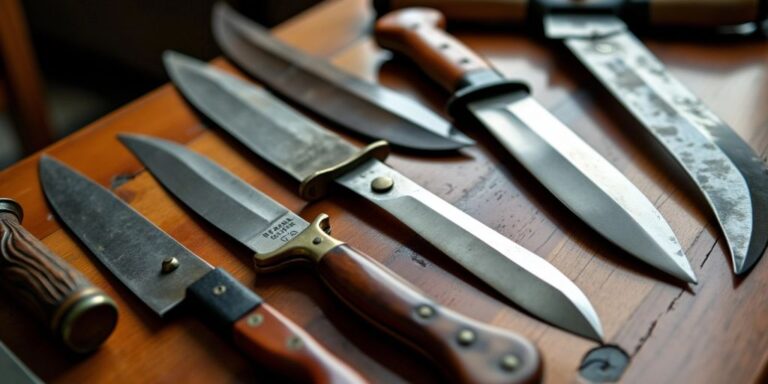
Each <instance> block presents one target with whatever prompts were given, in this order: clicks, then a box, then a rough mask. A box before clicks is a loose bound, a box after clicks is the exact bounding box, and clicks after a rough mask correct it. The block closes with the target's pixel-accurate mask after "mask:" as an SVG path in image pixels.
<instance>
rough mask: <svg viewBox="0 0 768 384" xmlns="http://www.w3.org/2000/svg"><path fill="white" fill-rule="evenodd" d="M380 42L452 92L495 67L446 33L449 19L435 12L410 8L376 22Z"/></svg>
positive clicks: (382, 45) (376, 34)
mask: <svg viewBox="0 0 768 384" xmlns="http://www.w3.org/2000/svg"><path fill="white" fill-rule="evenodd" d="M375 37H376V42H377V43H378V44H379V46H381V47H382V48H385V49H388V50H390V51H393V52H395V53H398V54H401V55H404V56H407V57H408V58H410V59H411V60H413V61H414V62H416V64H417V65H418V66H419V67H420V68H422V69H423V70H424V72H426V73H427V74H428V75H429V76H430V77H431V78H432V79H433V80H435V81H436V82H437V83H439V84H440V85H441V86H442V87H443V88H445V89H446V90H448V91H451V92H454V91H456V90H458V89H459V88H460V87H461V83H462V81H463V80H464V79H465V78H466V77H467V75H468V74H469V73H471V72H479V71H488V70H490V69H491V66H490V65H489V64H488V63H487V62H486V61H485V60H483V59H482V58H480V56H478V55H477V54H475V53H474V52H472V51H471V50H470V49H469V48H467V47H466V46H465V45H464V44H462V43H461V42H460V41H458V40H456V39H455V38H454V37H453V36H451V35H449V34H447V33H445V17H444V16H443V15H442V14H441V13H440V12H439V11H436V10H434V9H429V8H408V9H403V10H399V11H394V12H391V13H389V14H387V15H385V16H384V17H382V18H381V19H379V21H378V22H376V31H375Z"/></svg>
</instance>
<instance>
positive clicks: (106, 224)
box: [40, 155, 365, 383]
mask: <svg viewBox="0 0 768 384" xmlns="http://www.w3.org/2000/svg"><path fill="white" fill-rule="evenodd" d="M40 180H41V182H42V185H43V191H44V193H45V196H46V198H47V199H48V201H49V202H50V204H51V206H52V207H53V209H54V210H55V211H56V213H57V214H58V216H59V217H60V218H61V219H62V221H63V222H64V223H65V224H66V225H67V227H69V229H70V230H72V232H74V233H75V235H76V236H77V237H78V238H79V239H80V241H81V242H82V243H83V244H85V246H86V247H87V248H88V249H89V250H90V251H91V253H92V254H93V255H94V256H95V257H96V258H97V259H98V260H99V261H100V262H101V263H102V264H104V266H105V267H107V269H109V271H110V272H112V274H113V275H115V277H117V278H118V280H120V282H122V283H123V284H124V285H125V286H126V287H128V289H130V290H131V292H133V293H134V294H135V295H136V296H138V297H139V299H141V300H142V301H143V302H144V303H145V304H146V305H147V306H148V307H149V308H150V309H152V311H153V312H155V313H157V314H158V315H159V316H161V317H162V316H164V315H166V314H167V313H168V312H169V311H170V310H171V309H173V308H175V307H177V306H178V305H179V304H181V303H182V302H188V303H189V304H190V305H192V306H193V307H194V308H195V309H196V311H199V312H200V313H201V314H204V315H207V316H209V317H210V318H212V319H213V320H214V321H215V323H216V324H217V325H218V326H219V327H220V328H221V329H222V330H224V331H225V332H227V333H229V334H230V335H231V336H232V338H233V340H234V342H235V344H237V345H238V346H239V347H240V348H241V349H242V350H243V351H244V352H246V353H247V354H249V355H250V356H251V357H252V358H253V359H254V360H255V361H256V362H258V363H261V364H262V365H263V366H265V367H267V368H271V369H274V370H275V371H276V372H278V373H280V374H282V375H284V376H286V377H289V378H293V379H294V380H301V381H308V380H313V381H315V382H327V383H363V382H365V381H364V380H363V379H362V378H361V377H360V376H359V375H358V374H357V373H356V372H355V371H354V370H352V369H351V368H349V367H348V366H347V365H346V364H345V363H343V362H342V361H340V360H338V358H337V357H335V356H334V355H332V354H331V353H330V352H328V351H327V350H326V349H325V348H324V347H322V346H321V345H320V344H319V343H318V342H317V341H315V340H314V339H313V338H312V336H310V335H309V334H307V333H306V332H305V331H304V330H302V329H301V328H300V327H299V326H298V325H296V324H294V323H293V322H292V321H290V320H289V319H288V318H286V317H284V316H283V315H282V314H281V313H280V312H278V311H277V310H275V309H274V308H272V307H271V306H270V305H269V304H267V303H264V302H262V299H261V297H259V296H258V295H257V294H255V293H254V292H252V291H250V290H249V289H248V288H246V287H245V286H243V285H242V284H241V283H240V282H238V281H237V280H236V279H235V278H233V277H232V276H230V275H229V274H228V273H227V272H226V271H224V270H222V269H219V268H213V267H212V266H211V265H210V264H208V263H207V262H205V261H204V260H203V259H201V258H200V257H198V256H197V255H195V254H194V253H192V252H190V251H189V250H188V249H186V248H184V246H182V245H181V244H179V243H178V242H176V241H175V240H173V239H172V238H171V237H170V236H168V235H167V234H166V233H165V232H163V231H162V230H160V229H159V228H157V227H156V226H154V225H153V224H152V223H150V222H149V221H147V220H146V219H145V218H144V217H143V216H141V214H139V213H138V212H136V211H135V210H133V209H132V208H131V207H130V206H128V205H127V204H126V203H124V202H123V201H122V200H120V199H119V198H117V197H116V196H115V195H114V194H112V192H110V191H108V190H107V189H105V188H103V187H101V186H100V185H98V184H96V183H94V182H93V181H91V180H89V179H88V178H86V177H85V176H83V175H81V174H79V173H78V172H76V171H74V170H72V169H71V168H69V167H68V166H66V165H64V164H63V163H60V162H59V161H58V160H55V159H53V158H51V157H48V156H46V155H43V157H42V158H41V159H40Z"/></svg>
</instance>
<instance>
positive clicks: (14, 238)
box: [0, 198, 118, 353]
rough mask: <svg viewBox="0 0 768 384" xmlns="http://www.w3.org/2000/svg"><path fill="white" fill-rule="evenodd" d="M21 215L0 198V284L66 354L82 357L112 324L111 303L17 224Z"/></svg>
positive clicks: (101, 340) (114, 309)
mask: <svg viewBox="0 0 768 384" xmlns="http://www.w3.org/2000/svg"><path fill="white" fill-rule="evenodd" d="M23 216H24V211H23V210H22V208H21V205H19V203H17V202H16V201H14V200H12V199H7V198H0V285H2V286H3V288H5V290H6V293H8V294H9V295H10V296H12V297H13V298H15V299H17V300H18V301H20V302H21V303H22V304H24V305H25V306H26V307H27V308H28V309H29V310H30V311H31V312H32V313H34V314H35V315H36V316H37V318H38V319H40V320H42V322H43V323H45V324H46V325H47V326H48V328H49V329H50V330H51V332H52V333H53V334H54V335H55V336H56V338H57V339H58V340H59V341H60V342H61V343H62V344H63V345H64V346H65V347H67V348H68V349H69V350H71V351H73V352H77V353H88V352H93V351H94V350H96V349H97V348H98V347H99V346H101V344H103V343H104V341H105V340H106V339H107V338H109V336H110V335H111V334H112V331H113V330H114V329H115V326H116V325H117V317H118V311H117V305H116V304H115V302H114V301H113V300H112V298H111V297H109V296H108V295H107V294H106V293H104V292H103V291H102V290H101V289H99V288H97V287H96V286H94V285H93V284H91V282H90V281H88V279H86V278H85V276H83V275H82V274H81V273H80V272H78V271H77V270H76V269H74V268H72V267H71V266H70V265H69V264H67V263H66V262H65V261H64V260H62V259H61V258H59V257H58V256H57V255H56V254H54V253H53V252H52V251H51V250H50V249H48V247H46V246H45V244H43V243H42V242H41V241H40V240H38V239H37V238H35V236H34V235H32V234H31V233H29V232H28V231H27V230H26V229H24V227H22V226H21V220H22V217H23Z"/></svg>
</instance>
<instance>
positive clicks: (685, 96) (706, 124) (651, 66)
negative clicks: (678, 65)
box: [565, 20, 768, 274]
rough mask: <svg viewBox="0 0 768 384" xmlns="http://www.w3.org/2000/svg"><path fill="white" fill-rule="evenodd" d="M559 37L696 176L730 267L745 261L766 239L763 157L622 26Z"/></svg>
mask: <svg viewBox="0 0 768 384" xmlns="http://www.w3.org/2000/svg"><path fill="white" fill-rule="evenodd" d="M612 22H613V23H614V24H615V23H616V21H615V20H612ZM565 44H566V45H567V46H568V48H569V49H570V50H571V51H572V52H573V53H574V54H575V55H576V56H577V57H578V58H579V60H580V61H581V62H582V63H584V65H585V66H586V67H587V68H588V69H589V70H590V71H591V72H592V74H594V75H595V76H596V77H597V78H598V79H599V80H600V81H601V82H602V83H603V84H604V85H605V86H606V87H607V88H608V90H609V91H610V92H611V93H612V94H613V96H614V97H616V98H617V99H618V100H619V101H620V102H621V103H622V104H623V105H624V106H625V107H626V108H627V109H628V110H629V111H630V112H631V113H632V114H633V115H634V116H635V118H636V119H638V120H639V121H640V122H641V123H642V124H643V125H644V126H645V127H646V128H647V129H648V130H649V131H650V132H651V134H652V135H653V136H654V137H655V139H656V140H658V141H659V142H660V143H661V144H662V145H663V146H664V147H665V148H666V150H667V151H669V152H670V153H671V154H672V155H673V156H674V158H675V159H676V160H677V161H678V162H679V163H680V164H681V165H682V166H683V168H684V169H685V171H686V172H687V173H688V175H689V176H690V177H691V179H692V180H693V181H694V183H696V185H697V186H698V188H699V190H700V191H701V192H702V193H703V194H704V196H705V198H706V200H707V202H708V203H709V205H710V207H711V208H712V210H713V211H714V213H715V215H716V217H717V219H718V222H719V224H720V227H721V229H722V231H723V234H724V235H725V239H726V242H727V244H728V248H729V251H730V254H731V258H732V261H733V269H734V272H735V273H736V274H742V273H745V272H747V271H748V270H749V269H750V268H752V267H753V266H754V265H755V263H756V262H757V261H758V260H759V259H760V257H762V255H763V252H764V251H765V248H766V245H768V170H766V167H765V163H764V162H763V161H762V159H760V157H759V156H758V155H757V154H755V152H754V150H753V149H752V148H750V147H749V145H748V144H747V143H745V142H744V140H742V139H741V138H740V137H739V136H738V135H737V134H736V133H735V132H734V131H733V130H732V129H731V128H729V127H728V126H727V125H726V124H725V123H724V122H723V121H722V120H721V119H720V118H718V117H717V116H716V115H715V114H714V113H712V112H711V111H710V110H709V109H707V107H706V106H704V104H703V103H702V102H701V100H700V99H698V98H697V97H696V96H694V95H693V94H692V93H691V92H690V91H688V90H687V89H686V88H685V87H684V86H683V85H682V84H681V83H680V82H679V81H677V80H675V79H674V78H673V77H672V76H671V75H670V74H669V73H668V72H667V70H666V68H665V67H664V65H663V64H662V63H661V62H659V60H658V59H656V58H655V57H654V56H653V54H652V53H651V52H650V51H648V49H647V48H645V47H644V46H643V45H642V43H640V41H638V40H637V38H635V37H634V36H632V35H631V34H630V33H629V32H627V31H626V28H624V30H623V31H620V32H619V33H616V34H613V35H610V36H608V37H602V38H596V39H575V38H571V39H566V40H565Z"/></svg>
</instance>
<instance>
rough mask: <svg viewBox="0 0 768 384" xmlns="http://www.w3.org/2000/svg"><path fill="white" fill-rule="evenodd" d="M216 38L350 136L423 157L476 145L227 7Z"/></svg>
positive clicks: (218, 10) (243, 64) (221, 9)
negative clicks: (418, 152) (422, 153)
mask: <svg viewBox="0 0 768 384" xmlns="http://www.w3.org/2000/svg"><path fill="white" fill-rule="evenodd" d="M213 34H214V37H215V39H216V42H217V43H218V44H219V47H221V49H222V51H223V52H224V53H225V54H226V55H227V57H228V58H230V59H232V60H233V61H234V62H235V63H236V64H237V65H238V66H239V67H240V68H242V69H244V70H245V71H246V72H248V73H250V74H251V75H252V76H254V77H255V78H257V79H258V80H259V81H260V82H262V83H263V84H265V85H266V86H267V87H269V88H270V89H271V90H273V91H274V92H276V93H278V94H279V95H281V96H283V97H285V98H287V99H288V100H291V101H293V102H295V103H297V104H299V105H301V106H302V107H304V108H307V109H309V110H311V111H313V112H314V113H317V114H318V115H320V116H322V117H324V118H326V119H328V120H329V121H333V122H334V123H336V124H339V125H341V126H342V127H344V128H346V129H348V130H351V131H354V132H358V133H361V134H363V135H365V136H367V137H370V138H375V139H384V140H387V141H388V142H390V143H391V144H392V145H395V146H399V147H403V148H408V149H416V150H422V151H446V150H454V149H459V148H462V147H465V146H467V145H472V144H474V142H473V141H472V140H471V139H469V138H468V137H466V136H465V135H464V134H462V133H461V132H459V131H458V130H456V129H455V128H454V127H453V126H451V125H450V124H449V123H448V122H446V121H445V120H444V119H443V118H441V117H440V116H438V115H437V114H435V113H433V112H432V111H430V110H429V109H427V108H426V107H424V106H422V105H421V104H419V103H417V102H416V101H414V100H411V99H408V98H406V97H404V96H402V95H400V94H398V93H396V92H394V91H391V90H389V89H386V88H384V87H381V86H378V85H375V84H371V83H368V82H366V81H363V80H361V79H358V78H357V77H354V76H352V75H350V74H348V73H345V72H343V71H341V70H339V69H337V68H335V67H334V66H333V65H331V64H329V63H326V62H325V61H323V60H320V59H317V58H313V57H310V56H308V55H306V54H304V53H302V52H299V51H298V50H295V49H293V48H291V47H289V46H287V45H285V44H283V43H281V42H279V41H278V40H276V39H274V38H273V37H272V36H271V35H270V33H269V31H267V30H266V29H264V28H262V27H261V26H259V25H257V24H256V23H254V22H252V21H250V20H248V19H247V18H246V17H244V16H242V15H240V14H239V13H237V12H236V11H234V10H233V9H232V8H230V7H229V6H228V5H226V4H225V3H219V4H217V5H216V6H215V7H214V11H213Z"/></svg>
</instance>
